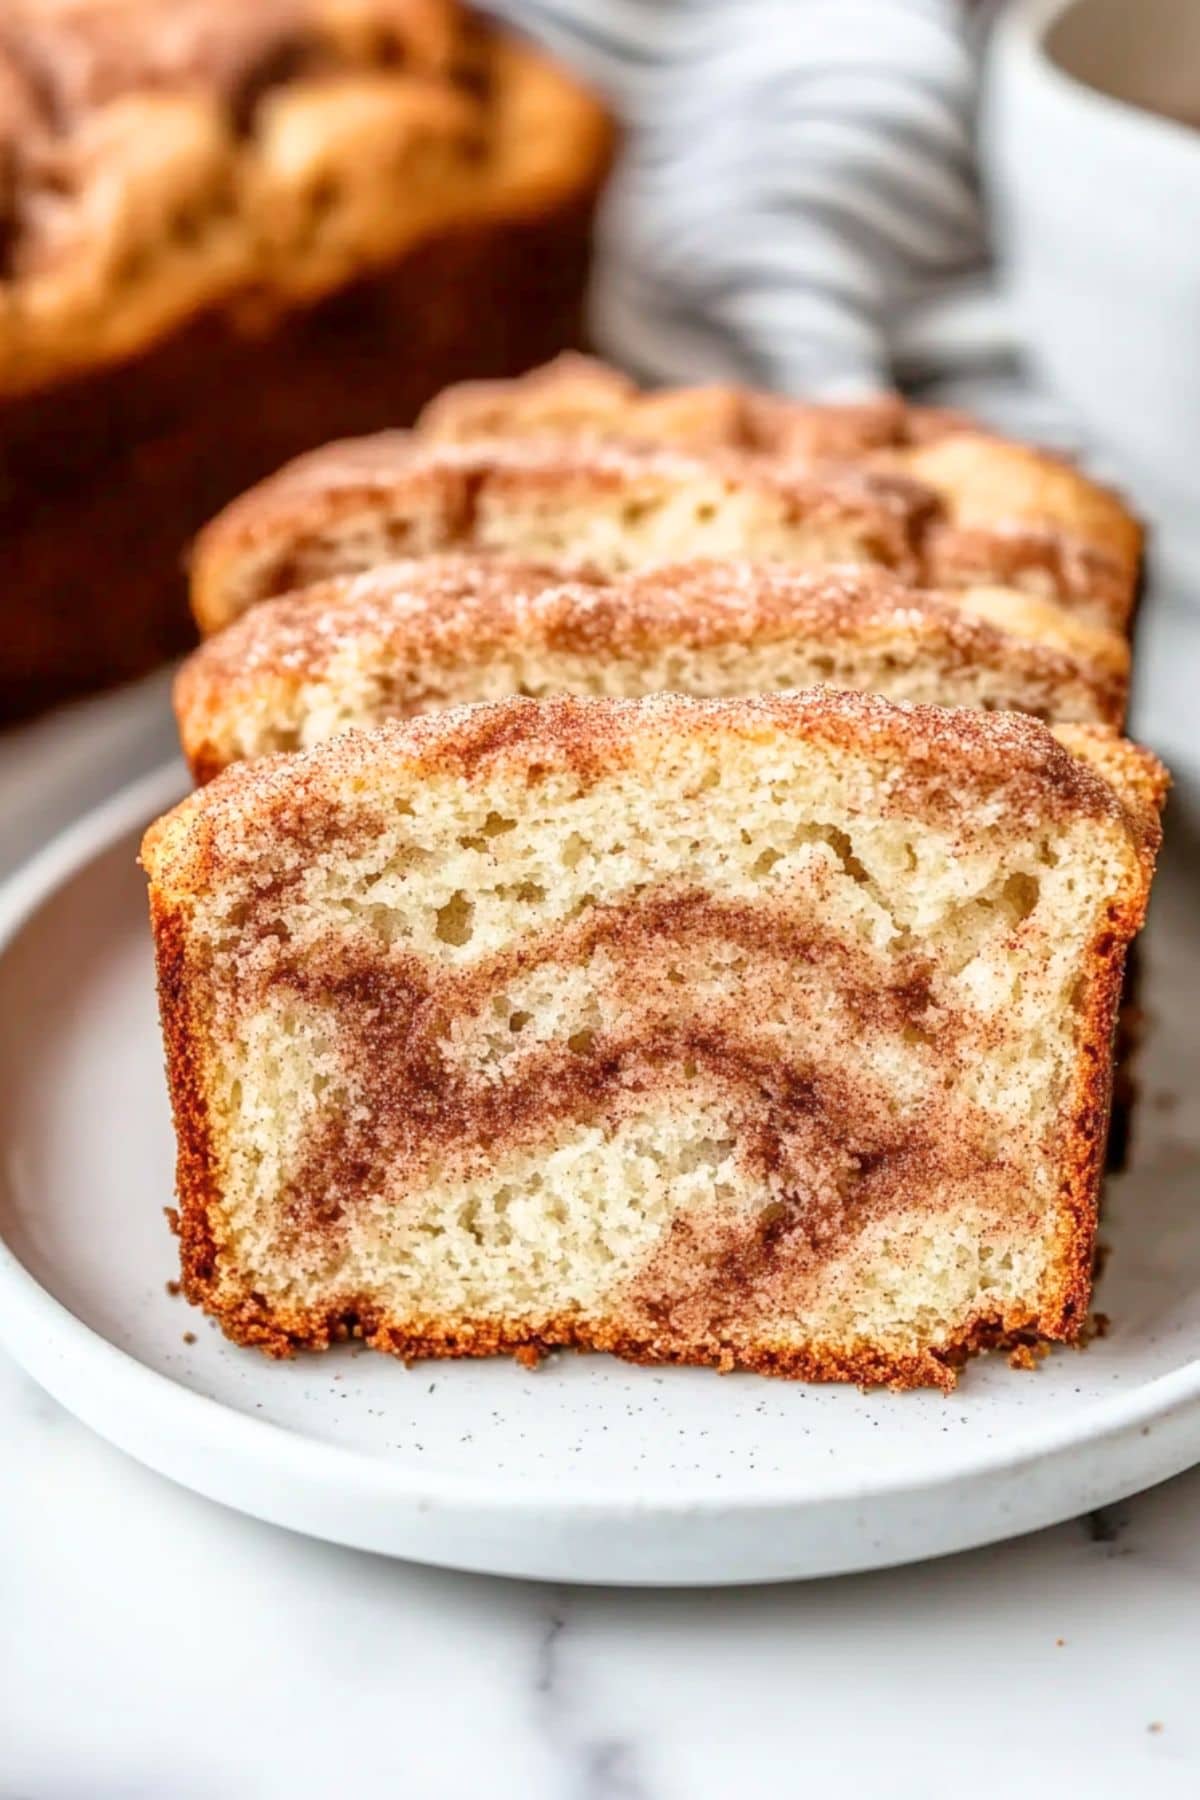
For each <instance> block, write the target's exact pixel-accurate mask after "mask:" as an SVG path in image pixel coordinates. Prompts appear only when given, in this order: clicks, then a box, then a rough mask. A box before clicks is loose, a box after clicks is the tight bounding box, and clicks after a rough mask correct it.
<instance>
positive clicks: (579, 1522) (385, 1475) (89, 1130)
mask: <svg viewBox="0 0 1200 1800" xmlns="http://www.w3.org/2000/svg"><path fill="white" fill-rule="evenodd" d="M181 791H182V775H181V773H180V771H178V770H172V769H169V770H166V771H162V772H160V773H159V774H157V775H155V776H153V777H151V778H149V779H148V780H146V781H143V782H142V783H140V784H139V785H138V786H136V787H135V788H133V789H130V790H129V791H127V792H126V793H124V794H123V795H121V796H119V797H118V798H117V799H116V800H115V801H113V802H111V803H110V804H108V805H107V806H105V807H104V808H103V809H102V810H101V811H99V812H98V813H95V814H93V815H92V816H91V817H90V818H89V819H87V820H85V821H84V822H83V823H82V824H81V825H78V826H76V827H75V828H74V829H72V830H71V831H70V832H68V833H67V834H66V836H65V837H63V838H60V839H59V840H58V842H57V843H56V844H55V845H53V846H51V848H50V849H49V850H48V851H46V852H45V853H44V854H43V855H42V856H41V857H40V858H39V859H38V860H37V862H36V863H34V864H33V865H32V866H31V867H30V868H28V869H27V870H26V871H25V872H24V873H23V874H22V875H20V876H19V877H18V878H17V879H16V880H15V881H14V882H13V883H11V884H10V885H9V887H8V888H7V889H6V890H5V892H4V894H3V896H2V897H0V1338H2V1339H3V1341H4V1343H5V1344H6V1345H7V1347H8V1349H9V1350H10V1351H11V1352H12V1353H13V1354H14V1355H15V1356H16V1357H17V1358H18V1359H19V1360H20V1361H21V1362H22V1363H23V1364H24V1365H25V1367H26V1368H27V1369H28V1370H29V1371H30V1372H31V1374H33V1375H34V1376H36V1377H37V1379H38V1380H39V1381H41V1382H42V1383H43V1384H44V1385H45V1386H46V1387H47V1388H48V1389H49V1390H50V1392H51V1393H52V1394H54V1395H55V1396H56V1397H57V1398H58V1399H59V1400H60V1401H62V1402H63V1403H64V1404H65V1405H66V1406H68V1407H70V1408H71V1409H72V1410H73V1411H74V1412H75V1413H77V1414H78V1415H79V1417H80V1418H81V1419H83V1420H84V1421H86V1422H87V1423H88V1424H89V1425H91V1426H92V1427H93V1428H94V1429H95V1430H97V1431H99V1432H102V1433H103V1434H104V1435H105V1436H106V1437H108V1438H110V1439H111V1440H112V1441H113V1442H114V1443H115V1444H118V1445H120V1446H121V1447H122V1448H123V1449H125V1450H127V1451H129V1452H130V1454H132V1455H134V1456H136V1457H139V1458H141V1459H142V1460H143V1461H144V1462H146V1463H149V1464H150V1465H151V1466H152V1467H154V1468H156V1469H158V1470H161V1471H162V1472H163V1473H165V1474H167V1475H170V1476H172V1477H173V1478H174V1479H175V1480H177V1481H180V1482H183V1483H185V1484H186V1485H188V1486H189V1487H192V1488H195V1489H197V1490H198V1491H199V1492H201V1493H204V1494H207V1495H209V1496H211V1497H212V1498H214V1499H217V1500H222V1501H224V1502H226V1503H227V1504H228V1505H231V1506H235V1507H240V1508H242V1509H243V1510H245V1511H247V1512H251V1513H254V1514H257V1515H258V1516H260V1517H262V1518H265V1519H270V1520H274V1521H275V1522H277V1523H279V1524H283V1525H289V1526H293V1527H295V1528H296V1529H297V1530H300V1531H305V1532H310V1533H313V1534H314V1535H317V1536H321V1537H328V1538H331V1539H335V1540H337V1541H339V1542H342V1543H347V1544H355V1545H359V1546H362V1547H365V1548H369V1549H372V1550H379V1551H383V1552H386V1553H389V1554H392V1555H397V1556H407V1557H412V1558H416V1559H418V1560H421V1561H427V1562H433V1563H443V1564H448V1565H451V1566H454V1567H459V1568H465V1569H481V1570H488V1571H491V1572H494V1573H504V1574H512V1575H529V1576H540V1577H547V1578H553V1579H556V1580H575V1581H614V1582H637V1583H658V1582H673V1583H684V1582H687V1583H691V1582H696V1583H706V1584H708V1583H723V1582H738V1581H772V1580H780V1579H784V1578H787V1577H791V1576H809V1575H820V1574H827V1573H832V1572H834V1571H840V1570H847V1569H861V1568H870V1567H873V1566H878V1565H882V1564H886V1563H896V1562H901V1561H906V1560H909V1559H912V1558H917V1557H923V1556H931V1555H936V1554H938V1553H941V1552H944V1551H950V1550H958V1549H962V1548H965V1547H967V1546H968V1545H973V1544H979V1543H983V1542H986V1541H988V1540H990V1539H995V1538H1000V1537H1004V1536H1008V1535H1011V1534H1013V1533H1016V1532H1020V1531H1027V1530H1030V1529H1032V1528H1033V1527H1035V1526H1041V1525H1045V1524H1048V1523H1050V1522H1052V1521H1054V1520H1057V1519H1061V1518H1064V1517H1067V1516H1069V1515H1071V1514H1073V1513H1078V1512H1082V1511H1084V1510H1086V1509H1088V1508H1091V1507H1095V1506H1097V1505H1100V1504H1103V1503H1106V1502H1109V1501H1112V1500H1115V1499H1117V1498H1119V1497H1120V1496H1122V1495H1124V1494H1126V1493H1129V1492H1131V1491H1132V1490H1134V1489H1136V1488H1139V1487H1143V1486H1146V1485H1148V1484H1150V1483H1152V1482H1155V1481H1158V1480H1161V1479H1162V1478H1164V1477H1166V1476H1168V1475H1171V1474H1174V1473H1175V1472H1177V1471H1178V1470H1180V1469H1182V1468H1184V1467H1186V1466H1187V1465H1189V1464H1190V1463H1192V1462H1194V1461H1197V1460H1200V1209H1198V1208H1197V1205H1196V1176H1197V1171H1198V1168H1200V1144H1198V1138H1200V1132H1198V1131H1197V1129H1196V1118H1195V1113H1194V1112H1193V1114H1192V1117H1191V1121H1190V1123H1189V1121H1188V1120H1186V1119H1185V1116H1184V1110H1183V1109H1184V1105H1185V1098H1184V1096H1183V1095H1181V1093H1180V1091H1179V1090H1180V1087H1181V1085H1182V1084H1183V1083H1184V1082H1185V1081H1186V1082H1191V1083H1194V1082H1195V1078H1196V1071H1197V1068H1198V1066H1200V1056H1198V1054H1197V1052H1198V1050H1200V951H1198V949H1197V945H1196V943H1195V941H1194V936H1195V933H1194V919H1193V914H1194V904H1195V888H1194V885H1191V878H1192V877H1193V875H1194V870H1195V867H1196V859H1195V856H1194V854H1193V853H1192V846H1193V843H1194V837H1193V834H1192V831H1191V830H1190V828H1189V818H1188V815H1187V814H1186V812H1183V811H1181V812H1179V813H1178V814H1177V816H1176V817H1175V818H1174V820H1173V822H1172V823H1173V830H1172V832H1171V834H1170V846H1171V847H1170V851H1169V854H1168V856H1167V858H1166V864H1165V867H1164V870H1163V878H1162V881H1161V883H1160V887H1159V891H1158V894H1157V896H1156V902H1155V919H1154V925H1153V929H1152V931H1151V933H1150V937H1149V944H1148V957H1147V961H1148V995H1147V999H1148V1005H1149V1008H1150V1011H1151V1015H1152V1030H1151V1037H1150V1043H1149V1047H1148V1053H1147V1055H1146V1058H1145V1065H1144V1085H1145V1089H1146V1104H1145V1106H1144V1109H1143V1113H1142V1116H1141V1123H1140V1131H1139V1141H1138V1151H1137V1159H1136V1167H1135V1170H1134V1172H1133V1173H1131V1174H1129V1175H1127V1176H1125V1177H1123V1178H1122V1179H1121V1180H1119V1181H1117V1182H1114V1183H1113V1184H1112V1190H1111V1196H1110V1202H1109V1211H1110V1216H1109V1220H1108V1224H1107V1227H1106V1233H1105V1235H1106V1236H1107V1238H1108V1239H1109V1240H1110V1242H1111V1244H1112V1246H1113V1257H1112V1262H1111V1267H1110V1270H1109V1273H1108V1275H1107V1276H1106V1279H1105V1282H1104V1286H1103V1292H1102V1296H1101V1304H1102V1305H1103V1306H1104V1308H1105V1309H1106V1311H1107V1312H1108V1313H1109V1314H1110V1315H1111V1317H1112V1320H1113V1327H1112V1331H1111V1334H1110V1335H1109V1336H1108V1337H1107V1338H1105V1339H1104V1340H1102V1341H1100V1342H1097V1343H1095V1344H1093V1345H1092V1346H1091V1348H1090V1349H1089V1350H1087V1351H1086V1352H1085V1353H1082V1354H1079V1353H1075V1352H1071V1351H1065V1352H1059V1353H1057V1354H1056V1355H1054V1356H1053V1357H1051V1358H1050V1359H1049V1361H1048V1362H1047V1363H1046V1364H1045V1365H1044V1366H1043V1367H1042V1368H1041V1369H1040V1370H1039V1371H1038V1372H1036V1373H1033V1374H1030V1373H1020V1372H1016V1371H1013V1370H1011V1369H1009V1368H1008V1367H1007V1365H1006V1363H1005V1362H1004V1361H1003V1360H1001V1359H999V1358H993V1359H991V1360H990V1361H986V1362H983V1363H980V1364H976V1365H975V1366H974V1367H972V1368H971V1369H970V1370H969V1371H968V1372H967V1375H966V1377H965V1378H964V1380H963V1382H962V1384H961V1386H960V1388H959V1390H958V1392H957V1393H956V1394H954V1395H953V1396H951V1397H950V1398H948V1399H947V1398H943V1397H942V1396H940V1395H937V1394H903V1395H896V1394H878V1393H876V1394H869V1395H864V1394H861V1393H859V1392H857V1391H856V1390H855V1389H853V1388H819V1387H809V1386H801V1385H794V1384H789V1383H784V1382H773V1381H768V1380H765V1379H762V1378H759V1377H756V1376H742V1375H738V1376H726V1377H720V1376H717V1375H714V1374H711V1373H709V1372H706V1371H701V1370H688V1369H681V1370H664V1371H659V1372H653V1371H649V1370H644V1369H633V1368H629V1367H626V1366H625V1365H623V1364H621V1363H618V1362H614V1361H609V1360H608V1359H606V1358H603V1357H591V1358H583V1357H574V1356H563V1357H559V1358H555V1359H552V1360H550V1361H549V1362H547V1363H546V1364H545V1365H544V1366H543V1367H542V1368H541V1369H540V1370H538V1371H537V1372H536V1373H532V1374H531V1373H529V1372H528V1371H526V1370H524V1369H522V1368H520V1367H518V1366H517V1365H516V1364H515V1363H512V1362H493V1363H462V1364H451V1363H440V1364H438V1363H428V1364H424V1365H419V1366H414V1367H413V1368H405V1367H404V1366H403V1365H402V1364H400V1363H397V1362H393V1361H390V1360H389V1359H387V1358H384V1357H376V1356H373V1355H370V1354H367V1353H364V1352H357V1353H356V1352H355V1351H354V1350H351V1349H345V1350H339V1351H335V1352H332V1353H330V1354H329V1355H326V1356H324V1357H315V1356H314V1357H306V1358H302V1359H300V1360H298V1361H296V1362H292V1363H283V1364H278V1363H270V1362H268V1361H266V1360H265V1359H264V1358H262V1357H261V1356H259V1355H258V1354H257V1353H255V1352H251V1351H246V1350H238V1349H235V1348H234V1347H233V1346H232V1345H230V1344H227V1343H226V1342H225V1341H224V1339H223V1338H222V1337H221V1336H220V1335H219V1334H218V1332H217V1331H216V1330H215V1328H214V1327H213V1326H212V1325H210V1324H209V1323H208V1322H207V1321H206V1320H205V1319H204V1318H203V1317H201V1316H200V1315H199V1314H197V1313H194V1312H193V1311H192V1310H191V1309H190V1308H189V1307H188V1306H187V1305H186V1303H185V1302H184V1301H183V1300H181V1299H178V1298H174V1297H172V1296H171V1294H170V1293H169V1292H168V1282H169V1281H170V1279H171V1277H172V1275H173V1273H174V1268H175V1262H174V1258H175V1251H174V1241H173V1239H172V1238H171V1236H170V1234H169V1232H168V1230H167V1226H166V1223H165V1221H164V1219H163V1211H162V1209H163V1207H164V1206H166V1205H167V1204H168V1203H169V1202H170V1199H171V1164H172V1139H171V1129H170V1123H169V1119H168V1113H167V1103H166V1096H165V1092H164V1087H163V1079H162V1069H161V1056H160V1050H159V1040H158V1030H157V1022H156V1016H155V1002H154V989H153V975H152V967H151V953H150V943H149V936H148V931H147V927H146V922H145V899H144V892H143V880H142V877H141V875H140V873H139V871H138V869H137V868H136V866H135V862H134V858H135V855H136V850H137V843H138V838H139V835H140V833H141V830H142V827H143V826H144V825H145V824H146V822H147V821H148V820H149V819H150V818H151V817H152V816H153V815H154V814H155V813H156V812H159V811H161V810H162V809H163V808H164V807H165V806H166V805H167V804H169V803H170V802H171V801H172V800H174V799H175V798H176V797H177V795H178V794H179V793H180V792H181Z"/></svg>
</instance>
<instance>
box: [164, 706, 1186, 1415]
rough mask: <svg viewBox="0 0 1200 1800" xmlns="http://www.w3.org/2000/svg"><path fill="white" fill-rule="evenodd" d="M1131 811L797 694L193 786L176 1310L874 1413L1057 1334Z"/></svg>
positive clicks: (174, 1015)
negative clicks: (716, 1380)
mask: <svg viewBox="0 0 1200 1800" xmlns="http://www.w3.org/2000/svg"><path fill="white" fill-rule="evenodd" d="M1163 780H1164V777H1163V775H1162V772H1161V770H1160V769H1159V768H1158V765H1157V764H1155V763H1154V761H1153V759H1152V758H1149V757H1148V756H1146V754H1145V753H1143V752H1140V751H1138V750H1136V749H1135V748H1134V747H1133V746H1130V745H1127V744H1123V743H1122V742H1121V741H1120V740H1119V739H1116V738H1114V737H1113V735H1112V734H1111V733H1109V732H1106V731H1105V730H1104V729H1103V728H1101V727H1097V726H1086V725H1076V726H1062V727H1059V728H1057V729H1056V731H1055V732H1052V731H1050V730H1048V729H1047V728H1046V727H1045V726H1043V725H1041V724H1039V723H1038V722H1036V721H1034V720H1031V719H1025V718H1020V717H1017V716H1015V715H994V716H993V715H987V714H983V713H970V712H966V711H962V710H956V711H948V710H942V709H937V708H931V707H920V706H918V707H897V706H894V705H892V704H890V703H888V702H887V701H884V700H881V699H879V698H876V697H874V696H868V695H863V694H858V693H843V692H837V691H833V690H825V689H819V690H812V691H810V692H808V693H804V694H798V695H796V694H790V695H780V696H774V697H764V698H756V699H738V700H691V699H684V698H680V697H675V696H664V695H659V696H657V697H654V698H648V699H642V700H629V701H622V700H606V699H597V700H586V699H558V700H549V701H543V702H535V701H532V700H527V699H519V698H517V699H510V700H506V701H502V702H499V703H497V704H494V705H483V706H474V707H470V708H463V709H452V710H450V711H448V712H443V713H440V714H436V715H431V716H428V717H426V718H422V719H417V720H414V721H411V722H408V723H403V724H391V725H383V726H380V727H378V728H377V729H375V730H373V731H371V732H366V733H355V734H351V735H349V736H344V737H341V738H339V739H337V740H336V741H334V742H330V743H327V744H324V745H322V746H320V747H319V748H317V749H315V750H313V751H310V752H307V753H304V754H300V755H291V756H282V757H269V758H266V759H264V760H262V761H259V762H253V763H245V764H242V765H239V766H237V767H235V768H231V769H229V770H227V771H226V772H225V773H224V774H223V775H221V776H220V777H219V778H218V779H217V780H215V781H214V782H212V783H211V784H210V785H209V786H207V787H206V788H203V789H201V790H199V791H198V792H197V793H195V794H194V795H193V796H192V797H191V798H190V799H189V800H187V801H185V802H184V803H183V804H182V805H181V806H180V807H179V808H177V809H176V810H175V811H174V812H173V813H171V814H169V815H168V816H167V817H166V818H165V819H163V820H161V821H159V823H158V824H157V825H156V826H154V827H153V828H152V829H151V831H150V832H149V833H148V835H147V838H146V841H145V843H144V845H143V853H142V854H143V862H144V864H145V867H146V869H147V872H148V874H149V877H150V888H151V910H152V917H153V920H154V927H155V937H156V946H157V955H158V964H159V980H160V995H161V1001H162V1008H163V1020H164V1029H165V1036H166V1042H167V1047H168V1062H169V1072H170V1079H171V1087H172V1097H173V1103H174V1108H175V1117H176V1124H177V1128H178V1132H179V1140H180V1160H179V1205H180V1231H181V1240H182V1264H183V1278H184V1283H185V1286H186V1289H187V1292H188V1294H189V1295H190V1297H191V1298H192V1299H193V1300H197V1301H200V1302H202V1303H203V1304H204V1305H205V1306H206V1307H207V1308H208V1309H209V1310H210V1311H211V1312H212V1313H213V1314H214V1316H215V1317H216V1318H217V1319H218V1320H220V1322H221V1324H222V1325H223V1327H224V1328H225V1329H226V1331H228V1332H229V1333H230V1334H231V1335H232V1336H233V1337H235V1338H237V1339H238V1340H239V1341H243V1342H247V1343H257V1344H259V1345H261V1346H262V1347H263V1348H264V1349H266V1350H268V1351H270V1352H272V1353H275V1354H286V1353H287V1352H288V1351H289V1350H290V1349H292V1348H294V1347H298V1346H303V1345H311V1346H321V1345H323V1344H325V1343H328V1342H329V1341H330V1339H331V1338H333V1337H336V1336H339V1335H345V1334H346V1333H347V1332H355V1333H358V1334H361V1335H363V1336H364V1337H365V1338H366V1339H367V1341H368V1342H369V1343H371V1344H373V1345H374V1346H376V1347H378V1348H380V1349H384V1350H391V1351H395V1352H397V1353H399V1354H404V1355H463V1354H487V1353H491V1352H494V1351H496V1350H499V1349H510V1350H511V1349H537V1348H543V1347H550V1346H554V1345H557V1344H564V1345H576V1346H579V1347H584V1348H587V1347H592V1348H597V1349H604V1350H612V1351H616V1352H617V1353H619V1354H621V1355H625V1356H628V1357H632V1358H634V1359H637V1360H646V1361H693V1362H703V1363H711V1364H714V1365H716V1366H718V1367H732V1366H745V1367H749V1368H757V1369H762V1370H764V1371H770V1372H775V1373H780V1374H791V1375H801V1376H805V1377H810V1378H831V1379H833V1378H838V1379H855V1380H861V1381H887V1382H892V1383H894V1384H896V1385H900V1386H912V1385H918V1384H924V1383H933V1384H935V1385H940V1386H947V1385H951V1384H952V1382H953V1380H954V1375H955V1371H956V1369H957V1367H958V1366H959V1364H960V1363H961V1361H962V1359H963V1358H964V1357H965V1356H966V1355H967V1354H968V1353H969V1352H970V1351H971V1350H973V1349H976V1348H980V1347H984V1346H986V1345H988V1344H991V1343H994V1342H997V1341H1000V1340H1002V1339H1004V1340H1008V1341H1013V1340H1017V1341H1026V1340H1032V1339H1034V1338H1040V1337H1045V1338H1050V1339H1068V1340H1069V1339H1073V1338H1075V1337H1076V1336H1077V1334H1078V1332H1079V1329H1080V1327H1081V1325H1082V1322H1083V1319H1084V1317H1085V1314H1086V1309H1087V1304H1088V1298H1089V1292H1090V1272H1091V1267H1092V1256H1093V1250H1094V1235H1095V1214H1096V1193H1097V1184H1098V1180H1099V1172H1100V1166H1101V1159H1102V1153H1103V1144H1104V1136H1105V1128H1106V1119H1107V1110H1108V1102H1109V1095H1108V1084H1109V1071H1110V1066H1111V1057H1110V1046H1111V1034H1112V1028H1113V1021H1114V1015H1115V1007H1116V1002H1117V996H1118V993H1119V989H1120V980H1121V969H1122V963H1123V957H1124V951H1125V946H1126V944H1127V942H1128V940H1129V938H1130V937H1131V936H1132V935H1133V933H1134V932H1135V931H1136V930H1137V929H1138V927H1139V925H1140V923H1141V918H1142V914H1143V910H1144V906H1145V899H1146V890H1147V886H1148V881H1149V875H1150V867H1151V864H1152V861H1153V856H1154V851H1155V847H1156V842H1157V810H1158V807H1159V805H1160V803H1161V798H1162V786H1163Z"/></svg>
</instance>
